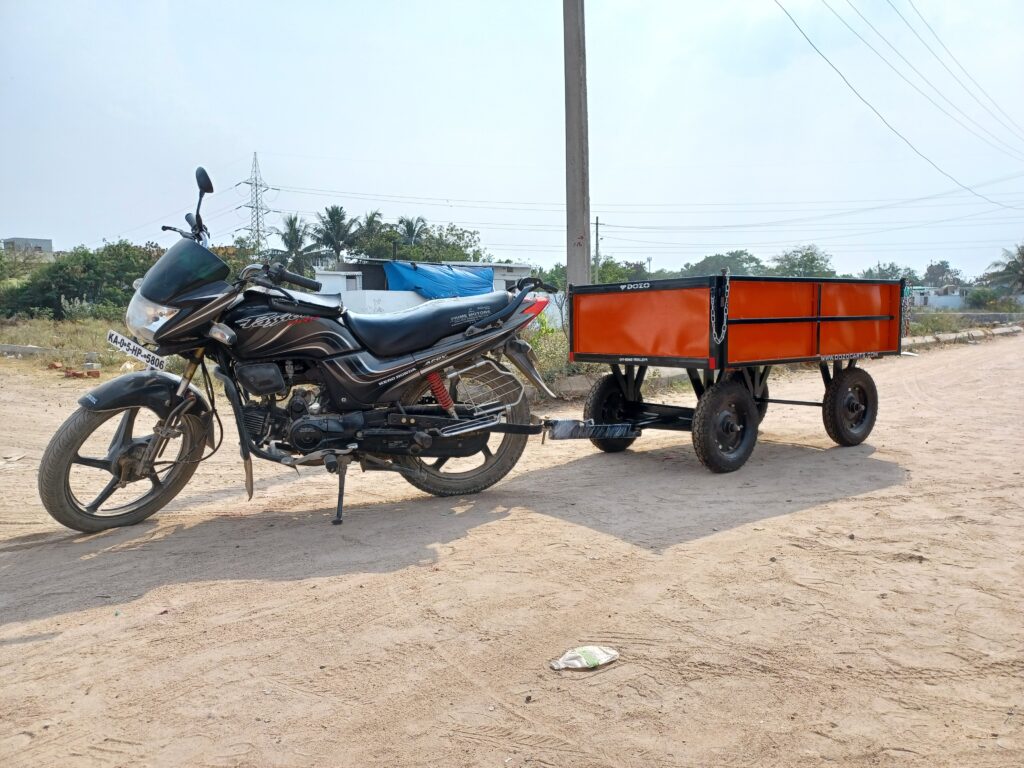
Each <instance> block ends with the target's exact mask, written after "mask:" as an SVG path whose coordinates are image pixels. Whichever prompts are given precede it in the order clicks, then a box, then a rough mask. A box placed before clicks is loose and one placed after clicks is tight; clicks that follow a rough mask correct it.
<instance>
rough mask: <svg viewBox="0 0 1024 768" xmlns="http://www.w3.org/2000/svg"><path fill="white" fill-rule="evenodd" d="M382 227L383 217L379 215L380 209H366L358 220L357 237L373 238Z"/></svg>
mask: <svg viewBox="0 0 1024 768" xmlns="http://www.w3.org/2000/svg"><path fill="white" fill-rule="evenodd" d="M383 229H384V219H383V217H382V216H381V213H380V209H379V208H375V209H374V210H372V211H367V212H366V213H365V214H364V215H363V218H362V221H360V222H359V229H358V230H357V231H356V235H357V237H365V238H367V239H371V240H372V239H373V238H374V237H376V236H377V235H378V234H379V233H380V232H381V231H382V230H383Z"/></svg>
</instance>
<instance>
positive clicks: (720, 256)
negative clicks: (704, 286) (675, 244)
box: [680, 250, 764, 277]
mask: <svg viewBox="0 0 1024 768" xmlns="http://www.w3.org/2000/svg"><path fill="white" fill-rule="evenodd" d="M723 269H728V270H729V273H730V274H733V275H762V274H764V263H763V262H762V261H761V260H760V259H759V258H757V256H755V255H754V254H752V253H750V251H747V250H738V251H729V252H728V253H716V254H713V255H711V256H705V257H704V258H703V259H701V260H700V261H698V262H696V263H693V264H684V265H683V268H682V270H681V271H680V275H681V276H682V277H702V276H704V275H717V274H720V273H721V271H722V270H723Z"/></svg>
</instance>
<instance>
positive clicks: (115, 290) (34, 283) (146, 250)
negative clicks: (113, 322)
mask: <svg viewBox="0 0 1024 768" xmlns="http://www.w3.org/2000/svg"><path fill="white" fill-rule="evenodd" d="M162 255H163V248H161V247H160V246H159V245H157V244H156V243H146V244H145V245H134V244H132V243H129V242H128V241H127V240H119V241H117V242H115V243H107V244H105V245H104V246H103V247H102V248H97V249H96V250H90V249H89V248H86V247H85V246H78V247H77V248H75V249H74V250H72V251H71V252H69V253H67V254H65V255H64V256H62V257H61V258H60V259H58V260H56V261H53V262H50V263H49V264H44V265H42V266H41V267H39V268H38V269H37V270H35V271H34V272H33V273H32V274H31V275H30V276H29V278H28V279H27V280H26V281H25V282H24V283H23V284H22V285H21V286H20V287H18V288H17V289H16V290H15V291H13V292H12V293H11V294H10V295H8V297H7V299H6V301H7V302H8V303H9V304H10V306H7V307H5V309H7V310H8V311H10V312H24V311H31V310H33V309H47V310H50V311H52V312H53V316H54V318H55V319H57V320H63V319H64V313H65V307H67V306H71V305H72V304H74V303H75V302H76V301H78V302H87V303H89V304H93V305H97V306H99V307H125V306H127V304H128V301H129V299H131V296H132V294H133V293H134V292H135V289H134V287H133V286H132V283H133V282H134V281H135V280H136V279H137V278H139V277H142V276H143V275H144V274H145V273H146V271H147V270H148V269H149V268H150V267H151V266H152V265H153V263H154V262H155V261H156V260H157V259H158V258H160V256H162Z"/></svg>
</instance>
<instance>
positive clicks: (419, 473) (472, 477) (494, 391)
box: [395, 364, 530, 496]
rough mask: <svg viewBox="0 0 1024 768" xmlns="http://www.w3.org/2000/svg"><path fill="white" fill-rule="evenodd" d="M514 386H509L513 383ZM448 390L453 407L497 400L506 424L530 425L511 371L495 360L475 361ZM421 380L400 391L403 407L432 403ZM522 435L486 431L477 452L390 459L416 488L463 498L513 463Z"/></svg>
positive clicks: (519, 451) (526, 406) (520, 451)
mask: <svg viewBox="0 0 1024 768" xmlns="http://www.w3.org/2000/svg"><path fill="white" fill-rule="evenodd" d="M513 384H514V385H513ZM448 391H449V393H450V394H451V396H452V399H453V400H454V401H455V403H456V405H469V404H474V403H475V404H481V403H497V404H503V405H504V408H503V409H502V410H501V414H502V419H503V421H505V422H506V423H510V424H529V423H530V404H529V403H528V402H526V397H525V396H524V395H523V391H522V386H521V385H519V384H518V383H517V382H515V379H514V377H513V376H512V374H511V373H510V372H509V371H508V370H507V369H505V368H504V367H502V366H499V365H497V364H495V365H493V366H491V365H487V364H485V365H481V366H480V367H478V368H476V369H470V370H468V371H466V372H464V373H463V374H462V375H461V376H460V377H457V378H454V379H451V380H450V381H449V384H448ZM435 403H436V401H435V400H434V398H433V395H431V392H430V387H429V386H428V385H427V383H426V381H422V382H417V383H416V384H414V385H412V386H411V387H410V388H409V389H408V390H406V393H405V395H404V396H403V397H402V404H403V405H417V404H430V405H433V404H435ZM527 437H528V436H527V435H512V434H502V433H492V434H491V435H490V437H489V438H488V440H487V442H486V443H484V445H483V448H482V450H480V451H479V452H478V453H476V454H474V455H472V456H468V457H451V458H448V457H439V458H434V457H419V456H400V457H396V459H395V463H396V464H398V465H400V466H403V467H406V468H407V469H409V470H411V471H410V472H403V473H402V474H403V477H405V479H406V480H408V481H409V482H410V483H411V484H412V485H414V486H416V487H417V488H419V489H420V490H421V491H426V492H427V493H431V494H433V495H435V496H463V495H467V494H472V493H479V492H480V491H482V490H484V489H485V488H490V487H491V486H492V485H494V484H495V483H496V482H498V481H499V480H501V479H502V478H503V477H505V475H507V474H508V473H509V472H511V471H512V468H513V467H514V466H515V465H516V462H518V461H519V457H520V456H522V454H523V450H524V449H525V448H526V440H527Z"/></svg>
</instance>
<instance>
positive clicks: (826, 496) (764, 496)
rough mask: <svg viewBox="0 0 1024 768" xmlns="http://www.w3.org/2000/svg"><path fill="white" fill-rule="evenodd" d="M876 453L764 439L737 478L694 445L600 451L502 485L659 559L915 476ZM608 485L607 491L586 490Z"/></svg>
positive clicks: (523, 499)
mask: <svg viewBox="0 0 1024 768" xmlns="http://www.w3.org/2000/svg"><path fill="white" fill-rule="evenodd" d="M874 451H875V449H874V448H873V447H871V446H870V445H860V446H857V447H854V448H839V447H830V448H826V449H822V448H813V447H810V446H806V445H797V444H791V443H785V442H777V441H772V440H761V441H760V442H758V445H757V448H756V449H755V451H754V454H753V456H752V457H751V459H750V460H749V461H748V462H747V464H746V465H744V467H743V469H742V470H740V471H738V472H733V473H729V474H718V475H716V474H712V473H710V472H708V471H707V470H705V469H704V467H703V466H701V464H700V462H699V461H698V460H697V457H696V455H695V454H694V452H693V450H692V449H691V448H690V445H689V441H686V443H685V444H683V443H680V444H679V445H673V446H671V447H659V448H655V449H652V450H642V449H641V450H635V451H634V450H629V451H626V452H624V453H620V454H603V453H596V454H593V455H588V456H586V457H584V458H582V459H578V460H576V461H571V462H568V463H566V464H562V465H558V466H554V467H552V468H550V469H546V470H542V471H540V472H532V473H529V474H524V475H520V476H518V477H516V478H515V479H513V480H511V481H508V482H507V483H505V484H504V488H503V490H504V489H507V490H508V491H511V492H512V495H513V497H515V498H518V499H519V503H520V504H526V505H528V506H530V507H531V508H532V509H534V510H536V511H538V512H542V513H544V514H547V515H551V516H553V517H558V518H560V519H563V520H566V521H568V522H571V523H573V524H576V525H581V526H584V527H587V528H591V529H593V530H596V531H600V532H602V533H605V534H608V535H610V536H614V537H616V538H618V539H621V540H623V541H626V542H628V543H631V544H635V545H638V546H643V547H645V548H648V549H653V550H655V551H663V550H665V549H668V548H669V547H672V546H675V545H677V544H681V543H684V542H687V541H691V540H693V539H696V538H700V537H701V536H707V535H710V534H712V533H714V532H716V531H724V530H728V529H730V528H735V527H738V526H741V525H746V524H747V523H751V522H755V521H757V520H763V519H767V518H771V517H777V516H781V515H787V514H791V513H793V512H799V511H801V510H804V509H808V508H813V507H816V506H818V505H822V504H826V503H828V502H831V501H838V500H841V499H848V498H851V497H854V496H859V495H861V494H867V493H871V492H875V491H879V490H881V489H884V488H889V487H894V486H898V485H900V484H901V483H903V482H904V481H905V480H906V477H907V472H906V470H905V469H903V468H902V467H901V466H899V465H898V464H896V463H893V462H891V461H885V460H881V459H876V458H873V457H872V454H873V453H874ZM594 487H600V488H604V489H607V493H603V494H600V495H595V494H588V495H587V497H586V501H585V502H581V500H580V497H581V494H580V490H581V489H584V488H594Z"/></svg>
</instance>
